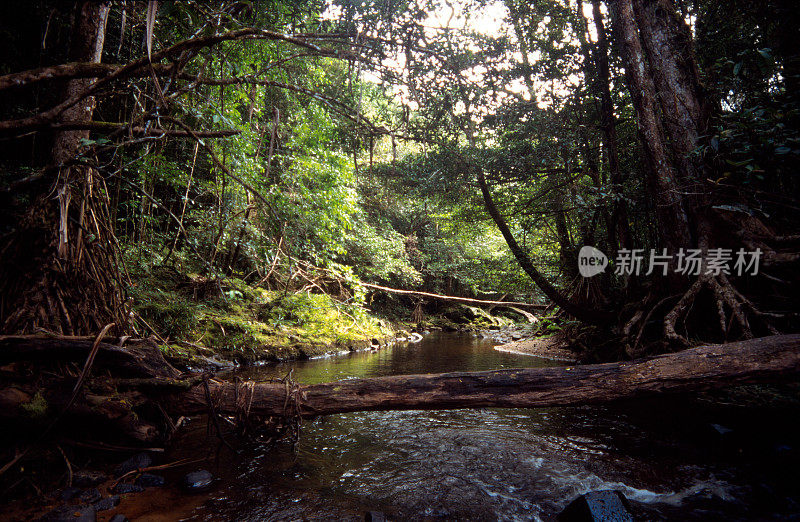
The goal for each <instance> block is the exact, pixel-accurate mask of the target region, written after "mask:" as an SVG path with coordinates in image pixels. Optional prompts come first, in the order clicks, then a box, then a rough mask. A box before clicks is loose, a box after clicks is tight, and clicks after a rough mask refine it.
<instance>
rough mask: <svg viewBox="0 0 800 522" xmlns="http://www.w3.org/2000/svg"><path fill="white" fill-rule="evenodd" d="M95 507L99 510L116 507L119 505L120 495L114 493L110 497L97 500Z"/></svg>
mask: <svg viewBox="0 0 800 522" xmlns="http://www.w3.org/2000/svg"><path fill="white" fill-rule="evenodd" d="M93 505H94V509H96V510H97V511H105V510H107V509H114V508H115V507H117V506H119V495H113V496H110V497H106V498H104V499H103V500H100V501H98V502H95V503H94V504H93Z"/></svg>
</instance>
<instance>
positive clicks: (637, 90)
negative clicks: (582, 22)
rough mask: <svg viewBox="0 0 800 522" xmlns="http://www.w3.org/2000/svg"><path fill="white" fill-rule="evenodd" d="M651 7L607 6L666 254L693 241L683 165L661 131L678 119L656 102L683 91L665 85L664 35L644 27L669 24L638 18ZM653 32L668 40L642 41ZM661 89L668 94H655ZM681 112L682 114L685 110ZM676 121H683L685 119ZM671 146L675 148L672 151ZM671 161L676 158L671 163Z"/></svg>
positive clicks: (624, 0)
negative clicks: (659, 52) (659, 51)
mask: <svg viewBox="0 0 800 522" xmlns="http://www.w3.org/2000/svg"><path fill="white" fill-rule="evenodd" d="M652 3H653V2H651V1H650V0H615V1H613V2H611V3H610V5H609V7H610V9H611V14H612V21H613V26H614V31H615V33H616V39H617V41H618V42H619V43H620V46H621V47H622V50H623V56H624V59H625V74H626V77H627V83H628V90H629V91H630V93H631V98H632V99H633V106H634V109H635V110H636V116H637V120H638V121H637V122H638V128H639V134H640V136H641V141H642V145H643V147H644V151H645V156H646V158H647V163H648V166H649V168H648V174H649V175H648V179H647V181H648V185H649V186H650V190H651V191H652V193H653V195H654V205H655V209H656V218H657V221H658V228H659V235H660V237H661V239H662V244H663V246H664V247H666V248H667V249H668V250H669V251H671V252H677V251H678V249H679V248H687V247H691V246H692V242H693V234H692V229H691V225H690V219H689V210H688V209H687V205H686V201H685V198H684V196H683V193H684V190H685V187H684V186H683V183H682V182H683V181H685V180H686V178H687V177H688V176H689V173H688V172H687V171H686V170H685V168H686V165H687V162H686V161H684V158H683V156H681V154H682V151H683V150H684V149H683V148H681V147H678V146H677V145H678V144H672V143H670V141H669V140H668V138H669V135H668V134H667V132H668V131H667V129H666V128H665V127H667V128H669V129H672V132H675V133H677V132H679V129H678V127H677V125H673V124H672V123H670V124H667V123H666V122H665V120H666V119H667V118H671V117H673V116H677V117H681V115H680V114H675V115H673V114H665V113H664V112H663V110H662V109H663V107H662V106H661V105H660V101H659V100H660V98H661V97H670V98H672V100H671V101H670V102H669V104H670V105H674V104H677V103H679V102H678V99H679V97H681V96H682V95H684V96H685V92H682V91H681V92H672V89H673V88H675V87H677V86H674V85H673V86H670V84H669V82H668V81H666V79H667V78H674V76H675V74H676V72H675V70H674V69H675V68H676V67H677V66H676V65H675V64H673V63H672V62H673V61H674V60H675V58H676V55H675V53H674V52H671V50H670V49H669V45H668V43H669V41H670V40H669V38H670V36H669V35H662V34H660V33H659V32H658V31H657V30H656V29H655V28H653V27H650V25H652V24H655V23H658V24H659V25H660V26H661V29H664V28H665V27H666V26H670V25H669V24H668V23H667V22H664V21H663V20H660V21H656V20H653V19H651V18H648V17H647V16H644V15H643V12H644V11H645V10H646V9H645V8H644V7H643V4H648V6H649V5H650V4H652ZM665 3H667V0H665V1H664V2H659V6H660V8H661V10H658V14H659V15H660V16H662V17H663V16H668V13H666V12H665V11H663V8H664V4H665ZM647 10H648V11H652V12H653V13H655V12H656V9H655V7H654V6H649V7H648V9H647ZM642 25H645V26H647V27H642ZM656 34H658V35H659V36H661V37H663V38H666V39H667V40H668V41H667V42H665V41H663V40H660V41H659V42H658V43H657V42H649V41H646V40H647V39H648V38H654V37H655V35H656ZM659 44H661V46H664V47H667V49H664V52H666V53H667V55H666V56H663V57H656V56H653V52H654V51H656V50H657V47H659ZM659 67H667V68H668V69H669V70H670V71H671V72H669V73H668V72H664V71H662V72H658V71H657V70H658V68H659ZM656 82H658V84H657V83H656ZM665 88H666V89H669V90H666V91H664V92H660V91H659V90H660V89H665ZM681 113H682V114H684V115H685V111H681ZM681 123H686V120H683V121H681ZM686 132H687V133H690V134H692V135H694V136H695V139H696V136H697V130H696V129H694V130H689V129H687V130H686ZM690 140H691V138H689V137H686V138H684V137H681V138H680V142H679V143H680V144H682V145H684V146H685V145H686V143H688V142H689V141H690ZM673 145H676V148H675V149H674V150H673ZM676 158H677V159H678V160H679V161H678V162H677V164H676ZM680 167H683V168H684V170H681V169H680Z"/></svg>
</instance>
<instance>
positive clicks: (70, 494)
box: [58, 488, 82, 500]
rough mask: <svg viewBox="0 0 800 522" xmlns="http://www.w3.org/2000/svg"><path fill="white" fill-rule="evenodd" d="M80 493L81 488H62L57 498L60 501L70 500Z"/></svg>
mask: <svg viewBox="0 0 800 522" xmlns="http://www.w3.org/2000/svg"><path fill="white" fill-rule="evenodd" d="M81 491H82V490H81V488H64V489H62V490H61V492H60V493H59V494H58V498H59V499H61V500H72V499H73V498H75V497H77V496H78V495H80V493H81Z"/></svg>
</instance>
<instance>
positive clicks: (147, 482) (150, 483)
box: [135, 473, 167, 488]
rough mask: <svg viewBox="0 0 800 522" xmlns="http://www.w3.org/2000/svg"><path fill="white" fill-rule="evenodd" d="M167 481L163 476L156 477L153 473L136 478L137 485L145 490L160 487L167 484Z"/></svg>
mask: <svg viewBox="0 0 800 522" xmlns="http://www.w3.org/2000/svg"><path fill="white" fill-rule="evenodd" d="M166 482H167V481H166V480H164V477H162V476H161V475H155V474H153V473H142V474H141V475H139V476H138V477H137V478H136V481H135V484H136V485H137V486H141V487H143V488H153V487H159V486H163V485H164V484H166Z"/></svg>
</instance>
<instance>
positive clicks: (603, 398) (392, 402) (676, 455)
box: [0, 335, 800, 519]
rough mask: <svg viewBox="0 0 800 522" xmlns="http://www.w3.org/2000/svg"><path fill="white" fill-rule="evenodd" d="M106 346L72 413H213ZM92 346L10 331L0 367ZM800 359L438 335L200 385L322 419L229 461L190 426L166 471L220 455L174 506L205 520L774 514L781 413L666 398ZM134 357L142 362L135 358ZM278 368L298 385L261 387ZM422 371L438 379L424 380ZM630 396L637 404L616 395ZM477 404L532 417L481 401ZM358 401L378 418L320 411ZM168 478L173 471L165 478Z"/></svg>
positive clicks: (3, 411) (785, 374)
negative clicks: (372, 514) (618, 502)
mask: <svg viewBox="0 0 800 522" xmlns="http://www.w3.org/2000/svg"><path fill="white" fill-rule="evenodd" d="M106 341H111V342H105V343H103V344H102V345H101V347H100V348H101V349H100V351H99V353H98V355H97V358H96V360H95V366H94V368H93V370H92V376H93V377H92V379H91V381H90V382H87V385H86V388H85V390H84V391H85V396H83V397H80V398H79V400H78V401H76V404H75V405H73V406H72V408H71V409H70V411H69V415H68V417H72V416H73V415H75V416H80V415H89V414H92V413H97V412H98V411H102V412H103V414H104V415H113V414H115V412H116V411H117V410H115V409H114V408H112V407H111V405H116V404H118V402H113V401H112V400H111V399H112V397H111V395H110V393H109V395H108V398H107V399H103V398H102V397H103V389H104V388H103V387H104V386H106V387H108V389H109V390H110V389H112V388H116V389H117V390H118V393H117V395H116V396H115V397H114V398H116V399H119V398H120V396H127V395H130V399H126V401H127V400H130V401H132V403H137V404H142V403H143V400H144V399H143V398H146V397H150V398H151V399H150V400H153V401H158V402H159V403H160V404H161V405H163V406H164V408H165V409H167V410H169V411H170V413H172V414H173V415H175V414H177V412H178V411H180V412H182V413H183V414H189V413H192V412H193V413H203V414H205V413H207V412H208V401H207V400H206V397H205V384H203V381H202V380H199V379H198V378H197V377H194V376H186V375H179V374H178V373H177V372H175V371H174V369H171V368H170V367H168V366H164V364H163V363H160V362H159V363H157V364H154V363H153V361H157V360H158V355H157V354H158V352H151V351H150V348H148V345H147V343H135V342H134V343H132V344H131V343H124V344H123V346H122V348H120V347H118V346H117V345H118V344H119V340H117V339H114V340H111V339H107V340H106ZM92 342H93V340H91V339H74V338H73V339H49V340H47V341H42V340H41V339H31V338H16V339H14V340H9V339H8V338H6V339H2V340H0V347H2V348H4V349H3V350H2V351H0V354H2V355H0V362H2V365H3V366H4V367H5V369H6V372H7V371H8V369H9V368H10V367H12V366H13V364H9V361H12V360H13V361H20V360H25V359H27V360H32V359H36V360H37V364H39V363H43V362H47V363H49V364H51V365H55V366H63V365H65V364H66V365H70V364H72V363H69V362H68V361H77V364H74V366H73V368H74V370H75V372H77V370H79V369H80V367H81V365H82V364H83V360H85V357H86V354H87V352H88V351H89V350H90V348H91V345H92ZM797 353H798V338H797V336H781V337H771V338H766V339H760V340H756V341H753V342H747V343H743V344H729V345H724V346H709V347H701V348H698V349H695V350H692V351H688V352H681V353H679V354H674V355H670V356H662V357H656V358H652V359H647V360H640V361H631V362H626V363H621V364H610V365H587V366H553V364H555V363H547V362H546V361H543V360H540V359H537V358H534V357H529V356H522V355H513V354H508V353H503V352H498V351H496V350H493V349H492V347H491V344H490V343H488V342H486V341H481V340H478V339H470V338H469V337H463V336H462V337H457V336H447V335H441V336H440V335H433V336H430V337H428V338H426V339H425V340H423V341H422V342H421V343H419V344H416V345H409V346H405V347H403V346H397V347H394V348H392V349H389V350H382V351H379V352H375V353H355V354H351V355H349V356H344V357H332V358H329V359H321V360H311V361H305V362H304V361H299V362H294V363H282V364H279V365H277V366H272V365H268V366H264V367H254V368H246V369H242V370H240V371H238V372H237V376H238V377H240V378H242V379H244V382H243V381H239V383H238V384H234V383H233V382H229V381H225V380H216V379H213V378H211V379H209V380H208V381H207V382H208V388H209V392H210V393H209V395H210V396H211V398H212V401H211V402H212V403H213V404H214V405H215V407H216V409H217V412H218V413H223V414H239V413H241V410H242V407H243V405H245V406H246V405H248V404H249V406H250V412H251V413H252V414H256V412H258V414H259V415H274V414H278V415H280V414H284V413H289V414H292V413H298V408H299V413H300V414H301V415H303V416H306V417H311V416H315V415H319V418H318V420H316V421H304V422H303V428H302V434H301V437H300V441H299V443H298V445H297V446H296V447H295V449H292V448H293V447H292V445H289V444H286V445H281V444H279V445H278V446H276V447H270V446H261V445H258V446H256V447H254V448H252V449H251V450H249V451H248V452H245V453H244V454H242V455H234V454H232V453H230V452H229V451H228V450H227V449H226V448H225V447H223V448H222V449H221V451H222V454H223V456H222V457H218V455H219V453H218V451H220V450H219V449H215V448H216V445H217V443H218V440H217V439H216V438H215V437H214V436H213V435H212V436H211V439H209V436H208V431H207V427H206V423H205V421H202V422H195V421H192V422H190V423H189V424H188V426H187V427H186V428H185V429H184V430H181V431H180V432H179V433H177V434H176V439H175V440H174V442H173V444H171V449H168V453H167V454H166V455H165V456H164V457H163V459H164V460H163V461H164V462H169V461H175V460H178V459H183V458H187V459H196V458H197V457H198V456H203V455H205V454H207V453H208V452H209V451H210V452H211V453H212V454H213V455H214V456H213V458H212V459H211V460H210V461H209V462H208V463H205V464H203V466H205V467H208V468H209V469H210V470H211V471H212V472H213V473H214V474H215V475H216V476H218V477H219V485H218V487H217V489H215V490H214V491H213V492H211V493H210V494H209V495H208V496H207V497H201V498H198V499H196V500H193V502H195V503H196V502H200V503H201V504H202V505H200V506H195V507H191V508H187V509H190V510H194V511H191V513H190V512H186V513H182V514H181V516H182V517H188V516H191V515H197V514H198V513H199V518H201V519H203V518H204V517H206V518H209V517H210V518H215V517H216V518H220V517H222V518H231V519H235V518H239V519H242V518H249V519H258V518H273V519H284V518H306V517H310V516H317V517H322V518H325V517H326V516H327V517H328V518H338V519H347V518H348V517H351V518H352V517H353V516H354V515H355V517H356V518H357V516H358V515H359V513H361V515H360V516H361V517H362V518H363V510H365V509H367V508H369V509H379V510H382V511H385V512H387V514H389V515H390V516H394V517H395V518H398V519H406V518H412V519H419V518H425V517H431V516H448V514H449V516H450V517H454V518H465V519H470V518H472V519H485V518H514V517H521V518H526V517H527V518H533V519H535V518H536V516H540V517H542V518H545V519H546V518H548V517H549V516H551V515H552V514H553V513H556V512H558V510H559V509H560V508H562V507H563V504H564V503H565V502H566V501H568V500H569V499H571V498H574V496H575V495H577V494H579V493H582V492H584V491H587V490H589V489H605V488H612V489H620V490H622V491H623V492H624V493H625V494H626V496H628V498H630V499H631V500H633V501H635V502H638V503H640V504H641V506H640V507H642V506H644V507H645V508H647V509H653V510H655V512H656V513H657V514H658V515H659V516H673V517H677V518H680V519H687V517H686V516H684V515H686V513H688V512H693V511H692V510H693V509H694V508H697V507H699V508H701V509H706V510H707V509H709V505H711V507H712V508H713V509H712V511H711V513H712V514H713V513H717V514H719V513H722V512H724V513H726V514H736V515H737V516H742V515H741V513H744V512H745V511H742V510H744V509H747V510H750V511H747V513H750V514H758V513H772V512H773V511H774V512H782V511H781V510H783V509H784V508H783V507H781V506H782V505H784V504H785V502H786V500H785V496H786V495H789V493H782V490H781V488H782V487H783V488H784V489H786V490H787V491H788V489H790V488H787V487H786V484H788V483H789V482H787V481H786V480H785V479H784V478H782V477H783V475H780V473H781V470H782V469H783V467H786V466H789V467H792V463H793V462H796V461H797V459H794V460H792V455H793V453H791V452H792V450H791V449H789V450H786V449H785V448H787V447H788V448H792V447H796V446H798V447H800V441H796V440H794V439H792V438H791V437H792V435H791V433H795V434H796V432H792V431H791V430H789V429H782V428H780V426H778V428H775V422H778V423H780V422H783V420H782V417H781V416H780V415H778V419H779V420H778V421H775V422H772V421H774V417H775V416H772V417H770V419H772V421H769V422H768V421H764V420H763V417H762V416H761V415H762V414H761V411H760V410H758V411H756V410H753V409H750V410H747V411H748V412H750V413H746V414H735V415H733V416H730V415H728V414H726V413H724V412H718V411H717V410H716V409H713V408H712V409H711V410H710V413H709V412H708V411H706V410H703V408H702V403H698V402H695V401H693V399H691V398H690V397H691V396H692V395H693V394H689V395H687V394H682V395H677V396H676V398H675V399H668V398H667V397H669V396H671V395H672V394H671V393H669V392H680V391H688V390H698V389H703V388H707V387H720V386H725V385H726V384H731V383H745V382H770V381H777V380H783V379H786V378H788V379H789V380H791V379H792V376H793V375H796V374H795V373H794V372H796V371H797V368H798V361H797ZM141 357H144V358H146V359H147V360H148V361H149V362H150V364H149V365H147V366H143V365H141V364H139V363H137V362H136V361H137V359H138V358H141ZM3 358H4V359H3ZM676 361H678V362H679V363H680V364H674V363H675V362H676ZM492 368H495V369H499V370H489V369H492ZM289 369H293V370H294V373H293V376H294V379H295V380H296V381H297V382H295V383H288V382H287V383H276V382H268V381H269V380H270V379H275V378H280V377H283V376H285V375H286V374H287V373H288V371H289ZM448 370H459V371H458V372H452V371H448ZM424 371H431V372H437V373H433V374H420V373H419V372H424ZM48 373H49V372H48ZM4 375H5V376H7V373H6V374H4ZM331 381H333V382H331ZM247 382H253V383H254V384H252V385H250V384H246V383H247ZM40 383H41V384H48V382H47V381H46V380H42V381H40ZM74 383H75V377H74V374H73V376H72V377H71V378H66V379H64V383H63V385H62V386H61V387H60V388H59V387H56V386H52V384H53V383H49V384H48V385H49V386H50V387H49V388H47V389H45V388H44V387H41V386H40V387H39V388H38V390H41V391H43V393H44V395H45V396H46V397H48V400H50V401H52V402H51V405H52V406H53V408H54V409H56V410H58V408H59V407H61V404H59V403H58V398H59V397H63V396H65V395H66V396H68V395H69V392H70V391H71V389H72V386H73V385H74ZM301 383H302V384H301ZM337 388H338V389H337ZM36 389H37V388H28V387H26V385H25V383H23V382H21V381H16V382H14V383H9V384H7V385H6V386H5V388H4V393H3V394H0V395H2V397H0V400H2V401H4V402H3V405H4V407H2V408H0V415H2V416H8V415H10V414H11V413H12V412H13V411H14V408H15V407H16V406H14V404H13V401H11V400H10V399H13V398H15V397H16V398H17V399H20V400H21V398H24V397H26V396H27V397H28V399H27V400H30V397H32V395H33V394H35V392H36ZM10 390H16V392H15V393H8V392H9V391H10ZM48 390H49V391H48ZM59 390H60V391H59ZM664 392H667V393H664ZM295 396H297V399H299V400H298V401H297V402H295ZM287 397H288V400H287ZM331 397H333V398H334V399H338V400H331ZM633 397H649V398H645V399H644V400H640V401H633V402H631V401H624V402H622V403H619V401H615V400H614V399H625V398H633ZM237 399H238V401H237ZM84 401H86V402H84ZM501 401H508V402H505V403H504V402H501ZM512 403H513V404H512ZM590 403H591V406H585V407H560V406H558V407H553V406H555V405H569V404H590ZM62 404H63V403H62ZM87 404H88V405H89V406H91V405H94V407H87ZM5 405H8V408H6V407H5ZM98 405H100V406H103V407H102V408H99V409H98ZM487 405H493V406H504V405H513V406H517V407H523V406H526V405H528V406H539V407H537V408H535V409H526V410H520V409H485V408H483V406H487ZM698 405H700V406H698ZM445 408H459V409H457V410H451V411H447V410H446V409H445ZM357 409H362V410H386V411H361V412H352V413H342V414H337V415H332V416H326V415H324V414H326V413H334V412H340V411H347V410H357ZM403 409H415V410H417V411H401V410H403ZM701 410H702V411H701ZM116 414H118V415H119V414H120V413H116ZM16 415H19V413H17V414H16ZM754 415H756V416H757V417H754ZM770 415H771V414H770ZM120 418H121V419H122V418H124V417H120ZM323 419H325V420H324V422H323ZM65 420H66V419H65ZM139 420H140V421H141V418H140V419H139ZM768 420H769V419H768ZM770 422H772V424H771V423H770ZM125 426H126V427H128V426H129V425H125ZM224 426H225V425H224V424H223V427H224ZM750 429H752V430H754V431H756V432H757V433H758V435H757V436H756V437H755V440H756V443H753V444H749V446H748V445H746V444H743V445H742V446H740V445H739V444H740V442H741V441H742V440H744V441H745V442H747V438H748V437H749V435H748V434H746V433H745V430H750ZM762 430H763V431H764V432H765V433H766V435H765V434H761V433H760V431H762ZM212 431H213V430H212ZM743 433H745V434H743ZM787 433H788V434H789V435H787ZM228 437H229V440H231V441H232V440H233V439H232V435H228ZM796 438H797V437H795V439H796ZM773 439H774V440H773ZM753 447H755V448H756V449H753ZM742 448H743V449H744V453H742V451H743V449H742ZM773 448H774V449H773ZM720 452H725V453H724V454H722V455H720ZM777 452H781V453H777ZM787 452H788V453H787ZM773 453H774V455H773ZM776 463H777V464H776ZM753 466H757V467H756V468H754V467H753ZM761 467H763V468H764V470H765V471H763V472H762V471H760V469H761ZM176 472H177V471H176ZM776 477H777V478H776ZM169 481H177V477H174V478H170V476H169V474H168V482H169ZM750 481H752V482H762V481H763V482H764V483H766V484H768V485H769V487H770V488H771V489H770V491H772V493H770V495H773V496H775V495H778V497H780V498H777V499H776V500H775V501H774V502H773V503H772V504H771V505H770V506H769V507H768V509H767V508H764V507H763V506H762V507H758V506H757V505H755V504H753V502H752V499H753V495H754V494H755V493H754V492H753V491H754V490H752V487H753V486H752V485H751V484H750ZM770 481H773V482H770ZM165 494H167V493H165ZM762 494H763V492H762V493H759V494H758V495H762ZM143 495H144V494H143ZM147 495H152V496H148V497H138V500H135V502H137V503H138V505H137V506H130V505H128V506H126V505H125V504H123V506H122V508H124V509H123V511H124V512H126V513H128V514H135V513H136V509H141V510H146V509H151V510H154V511H147V512H143V514H142V516H145V517H147V516H148V515H154V516H156V515H159V514H160V513H161V511H160V510H163V509H166V508H165V507H164V506H166V505H168V504H170V505H171V504H172V503H174V499H175V497H174V496H169V497H166V496H165V497H164V498H163V499H162V498H161V496H162V494H161V493H160V492H158V491H155V490H153V491H149V493H147ZM169 495H172V493H169ZM758 495H756V496H758ZM781 495H784V496H783V497H781ZM759 498H760V497H759ZM770 498H772V497H770ZM168 500H169V501H168ZM781 502H783V504H781ZM193 505H194V504H193ZM148 506H151V507H149V508H148ZM157 506H161V507H158V508H157ZM759 509H761V510H762V511H759ZM765 509H766V511H763V510H765ZM726 510H728V511H726ZM770 510H773V511H770ZM698 513H702V511H698ZM708 513H709V512H708V511H706V514H708ZM656 518H658V516H657V517H656ZM701 518H702V517H701ZM734 518H735V517H734Z"/></svg>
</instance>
